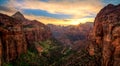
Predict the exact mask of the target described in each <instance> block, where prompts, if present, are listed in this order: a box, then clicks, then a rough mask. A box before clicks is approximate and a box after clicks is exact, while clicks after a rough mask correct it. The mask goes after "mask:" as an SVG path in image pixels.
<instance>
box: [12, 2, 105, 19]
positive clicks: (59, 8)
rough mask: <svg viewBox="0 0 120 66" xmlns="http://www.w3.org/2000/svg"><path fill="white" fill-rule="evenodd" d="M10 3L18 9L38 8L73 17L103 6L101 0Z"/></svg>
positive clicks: (93, 11) (95, 10) (89, 13)
mask: <svg viewBox="0 0 120 66" xmlns="http://www.w3.org/2000/svg"><path fill="white" fill-rule="evenodd" d="M10 3H12V4H13V5H14V6H15V7H19V8H20V9H40V10H45V11H47V12H49V13H52V14H68V15H73V18H81V17H85V16H88V15H91V14H96V13H97V12H98V11H99V10H100V9H101V8H102V7H103V4H102V2H101V0H49V1H48V2H43V1H40V0H24V2H21V3H18V2H16V1H15V0H11V1H10Z"/></svg>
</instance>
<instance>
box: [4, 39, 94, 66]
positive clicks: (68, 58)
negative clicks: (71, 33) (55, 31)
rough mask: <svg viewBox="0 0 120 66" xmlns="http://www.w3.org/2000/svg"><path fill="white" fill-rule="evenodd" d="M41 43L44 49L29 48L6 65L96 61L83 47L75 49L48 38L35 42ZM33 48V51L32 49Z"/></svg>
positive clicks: (78, 65) (69, 65)
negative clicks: (38, 50) (39, 50)
mask: <svg viewBox="0 0 120 66" xmlns="http://www.w3.org/2000/svg"><path fill="white" fill-rule="evenodd" d="M35 44H39V45H40V46H41V47H42V48H43V51H42V52H41V53H39V52H36V50H34V51H33V50H32V49H30V50H28V51H27V53H26V54H22V55H21V56H20V57H19V58H18V59H17V60H16V61H14V62H12V63H4V64H3V65H4V66H16V65H17V66H84V65H86V64H87V63H89V62H94V59H95V57H94V56H89V55H88V52H87V51H86V50H85V49H83V50H80V51H73V50H72V49H71V48H70V47H64V46H62V45H61V44H60V43H59V42H57V41H56V40H46V41H43V42H35ZM31 50H32V51H31Z"/></svg>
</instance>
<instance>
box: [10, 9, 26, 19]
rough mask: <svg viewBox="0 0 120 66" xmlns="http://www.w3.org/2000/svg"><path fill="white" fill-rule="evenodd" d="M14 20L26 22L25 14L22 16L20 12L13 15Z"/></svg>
mask: <svg viewBox="0 0 120 66" xmlns="http://www.w3.org/2000/svg"><path fill="white" fill-rule="evenodd" d="M12 17H13V18H16V19H18V20H25V17H24V16H23V14H21V13H20V12H19V11H18V12H16V13H15V14H13V15H12Z"/></svg>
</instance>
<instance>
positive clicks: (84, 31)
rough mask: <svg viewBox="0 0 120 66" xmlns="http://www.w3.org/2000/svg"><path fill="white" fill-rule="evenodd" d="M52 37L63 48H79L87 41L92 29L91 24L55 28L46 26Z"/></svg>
mask: <svg viewBox="0 0 120 66" xmlns="http://www.w3.org/2000/svg"><path fill="white" fill-rule="evenodd" d="M48 27H50V29H51V31H52V34H53V36H54V37H55V38H56V39H57V40H58V41H60V42H61V43H62V44H63V45H65V46H71V47H75V46H76V47H80V46H78V45H81V46H82V44H83V43H84V42H85V41H86V40H87V35H88V33H89V32H90V30H91V29H92V27H93V23H92V22H87V23H85V24H79V25H77V26H74V25H70V26H57V25H52V24H48Z"/></svg>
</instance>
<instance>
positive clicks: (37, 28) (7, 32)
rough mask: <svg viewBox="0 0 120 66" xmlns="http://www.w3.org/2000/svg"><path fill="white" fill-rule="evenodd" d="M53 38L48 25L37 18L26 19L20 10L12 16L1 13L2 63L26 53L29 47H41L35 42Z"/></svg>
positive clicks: (0, 62)
mask: <svg viewBox="0 0 120 66" xmlns="http://www.w3.org/2000/svg"><path fill="white" fill-rule="evenodd" d="M49 38H51V32H50V30H49V28H48V27H46V26H45V25H44V24H42V23H40V22H38V21H36V20H32V21H30V20H28V19H25V18H24V16H23V15H22V14H21V13H20V12H18V13H15V14H14V15H13V16H12V17H10V16H7V15H4V14H1V13H0V65H1V64H2V62H3V61H4V62H10V61H13V60H15V59H16V58H18V57H19V56H20V55H21V54H23V53H26V52H27V49H33V48H34V49H36V50H37V49H39V48H41V47H40V46H37V45H35V42H40V41H44V40H46V39H49Z"/></svg>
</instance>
